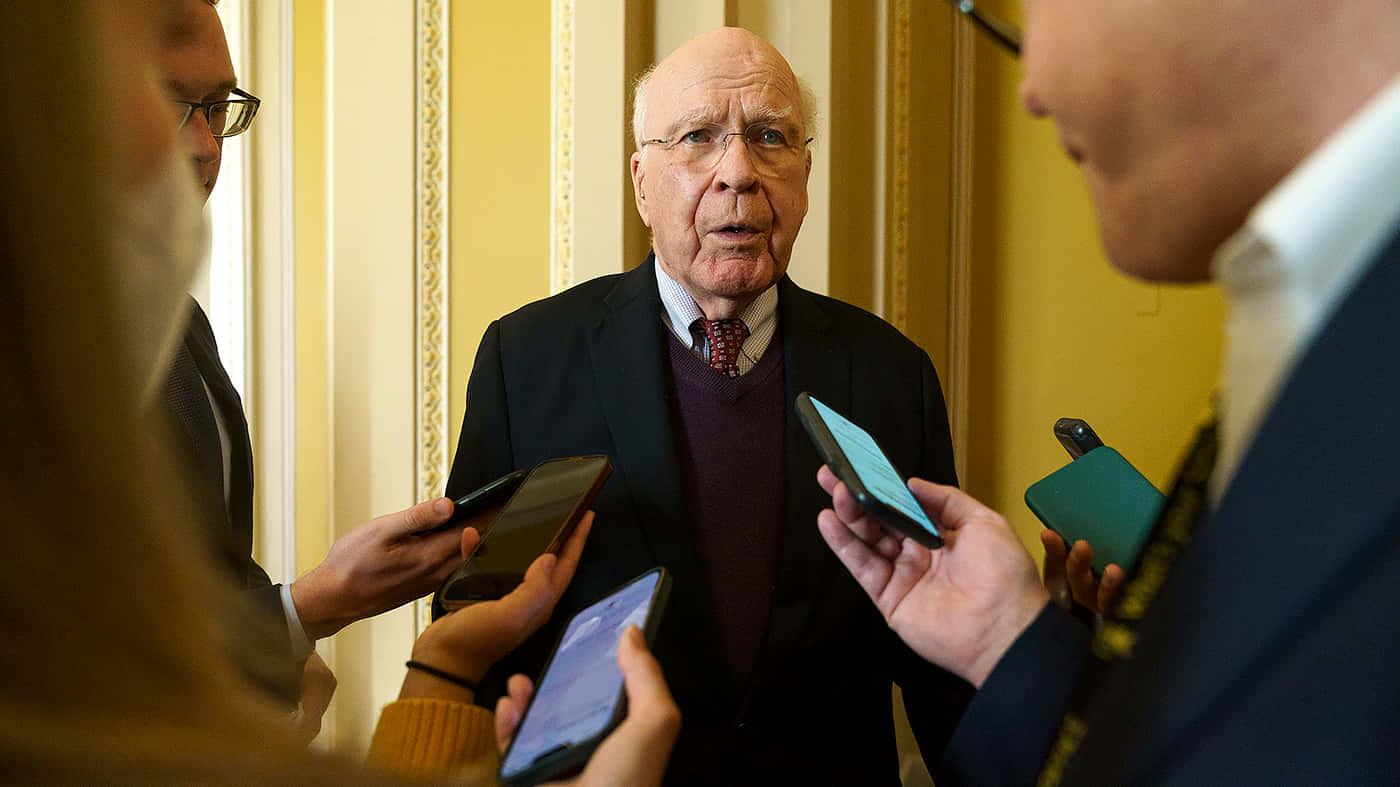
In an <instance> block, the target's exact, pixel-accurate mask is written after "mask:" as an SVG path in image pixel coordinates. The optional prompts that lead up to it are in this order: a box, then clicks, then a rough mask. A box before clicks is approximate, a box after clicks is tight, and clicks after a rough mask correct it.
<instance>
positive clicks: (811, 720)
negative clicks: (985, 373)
mask: <svg viewBox="0 0 1400 787" xmlns="http://www.w3.org/2000/svg"><path fill="white" fill-rule="evenodd" d="M652 265H653V263H652V262H651V261H650V260H649V261H648V262H647V264H645V265H642V266H641V267H639V268H637V269H635V270H633V271H631V272H629V273H624V274H620V275H615V276H608V277H604V278H601V279H596V280H593V281H590V282H587V283H584V284H581V285H579V286H577V287H574V288H573V289H571V290H569V291H568V292H565V293H562V294H560V295H557V296H555V297H553V298H549V299H547V300H544V301H540V302H537V303H534V304H531V305H529V306H526V307H524V308H522V309H520V310H519V311H516V312H514V313H513V314H510V315H507V316H506V317H503V318H501V319H500V320H498V321H496V322H495V323H492V325H491V326H490V327H489V328H488V329H487V331H486V335H485V337H484V338H483V339H482V342H481V348H480V350H479V351H478V353H477V358H476V365H475V366H474V367H473V369H472V375H471V380H470V382H469V384H468V386H467V407H466V417H465V420H464V421H463V424H462V433H461V439H460V441H459V443H458V447H457V454H456V459H455V461H454V462H453V467H452V473H451V477H450V479H449V481H448V487H447V493H448V494H449V495H451V496H459V495H462V494H465V493H466V492H469V491H471V490H472V489H474V488H476V487H478V486H480V485H481V484H484V483H486V482H487V481H490V480H491V479H493V478H496V477H497V476H499V475H501V474H503V473H505V472H508V471H510V470H513V469H515V468H528V467H531V466H533V465H534V464H535V463H537V462H539V461H541V460H544V459H549V458H552V457H557V456H567V455H576V454H591V453H604V454H607V455H608V456H610V457H611V458H612V461H613V464H614V467H615V469H614V472H613V475H612V477H611V479H610V480H609V482H608V484H607V486H606V487H605V488H604V489H603V491H602V493H601V494H600V496H599V497H598V499H597V501H596V502H595V504H594V510H595V511H596V512H597V519H596V520H595V524H594V528H593V533H592V536H591V537H590V539H589V544H588V547H587V550H586V551H585V553H584V556H583V561H582V565H581V566H580V568H579V571H578V574H577V575H576V577H575V578H574V581H573V583H572V585H571V586H570V588H569V591H568V593H567V595H566V596H565V597H564V600H563V602H562V603H561V605H560V607H559V608H558V609H557V610H556V611H555V614H554V619H553V622H552V624H551V626H549V627H547V628H546V629H545V630H544V631H542V632H541V633H539V634H537V635H536V636H535V637H534V638H533V639H532V640H531V641H530V642H529V643H527V644H526V646H524V647H523V648H522V649H521V650H520V651H518V652H517V656H518V658H515V659H514V660H511V661H509V662H508V663H506V664H504V665H501V666H500V667H499V668H498V669H497V670H495V671H494V672H493V675H492V679H495V680H496V681H497V683H496V685H495V691H496V692H498V691H499V690H500V685H499V679H501V678H503V677H504V676H505V675H508V674H510V673H511V672H525V673H527V674H531V675H533V674H535V673H537V671H538V669H539V668H540V666H541V665H542V663H543V658H544V656H545V655H546V654H547V652H548V650H549V648H550V646H551V645H552V644H553V643H554V640H555V638H556V637H557V631H558V629H557V626H558V625H559V624H560V623H561V621H563V620H567V619H568V617H569V616H570V615H571V614H572V613H573V612H574V611H576V610H577V609H579V608H581V607H583V606H585V605H586V604H588V603H590V602H592V601H595V600H597V599H598V598H600V597H601V596H602V595H603V594H604V593H606V592H607V591H609V590H611V589H612V588H614V587H616V586H618V585H620V584H622V583H623V582H624V581H626V580H628V579H630V578H632V577H634V576H636V575H638V574H640V573H642V571H644V570H646V569H647V568H650V567H652V566H654V565H658V564H660V565H664V566H666V567H667V568H668V569H670V570H671V572H672V573H673V574H674V579H675V581H674V584H673V587H672V593H671V600H670V604H669V608H668V610H667V612H666V617H665V619H664V621H663V623H662V628H661V631H660V632H659V635H658V641H657V645H656V654H657V657H658V658H659V659H660V661H661V664H662V667H663V669H664V670H665V672H666V676H667V679H668V681H669V682H670V685H671V688H672V690H673V692H674V694H675V696H676V698H677V700H678V702H679V704H680V707H681V711H682V713H683V715H684V725H683V729H682V732H681V741H680V743H679V744H678V746H677V750H676V753H675V755H674V756H673V758H672V763H671V765H672V767H671V770H670V771H669V774H668V779H669V780H670V781H671V782H677V781H692V782H695V783H707V784H719V783H728V782H731V781H740V782H746V781H752V782H762V781H766V782H768V783H778V782H775V781H774V780H775V779H776V780H782V779H792V778H806V779H809V780H811V781H813V782H814V783H861V784H877V783H891V784H892V783H896V781H897V766H896V757H895V747H894V735H893V727H892V722H891V712H890V682H891V680H892V679H897V680H898V681H899V682H900V684H901V687H902V688H903V689H904V691H905V696H906V703H907V705H908V706H909V713H910V716H911V720H912V721H913V722H914V726H915V729H916V732H918V733H919V739H920V743H921V747H922V749H923V751H924V753H925V754H926V755H927V756H928V757H929V758H930V760H932V759H935V758H936V756H937V752H938V751H939V750H941V749H942V747H943V744H944V742H945V741H946V737H947V735H948V733H949V731H950V730H951V728H952V724H953V723H954V721H955V719H956V717H957V714H958V713H960V712H961V708H962V706H963V704H964V703H965V701H966V698H967V696H968V695H969V693H970V687H968V686H967V685H966V684H965V683H963V682H961V681H958V680H957V679H955V678H952V676H950V675H948V674H947V673H942V674H939V675H931V674H929V672H928V671H927V670H926V665H921V663H919V662H918V661H917V658H916V657H915V656H914V655H913V654H912V653H911V652H910V651H909V650H908V649H907V648H905V647H904V646H903V644H902V643H900V642H898V641H897V640H896V639H895V638H894V637H893V636H892V635H891V633H890V631H889V629H888V627H887V626H885V624H884V622H883V620H882V619H881V618H880V616H879V614H878V613H877V612H876V610H875V608H874V607H873V605H871V603H870V601H869V599H868V598H867V597H866V596H865V594H864V593H863V592H862V591H861V590H860V588H859V587H858V586H857V585H856V584H855V582H854V580H852V579H851V577H850V575H849V574H848V573H847V572H846V571H845V569H844V568H843V567H842V566H841V564H840V563H839V562H838V561H837V560H836V558H835V557H834V556H833V555H832V553H831V551H830V550H829V549H828V548H827V546H826V545H825V543H824V542H823V541H822V540H821V536H820V534H819V533H818V532H817V527H816V515H817V512H818V511H819V510H820V509H822V508H823V507H824V506H827V505H829V500H830V498H828V497H826V496H825V495H824V493H823V492H822V491H821V488H820V487H818V486H817V483H816V480H815V474H816V470H817V468H818V467H819V466H820V460H819V459H818V457H817V454H816V451H815V449H814V448H813V447H812V444H811V442H810V441H809V440H808V437H807V435H806V434H805V433H804V432H803V430H802V427H801V425H800V424H799V423H798V421H797V420H796V418H795V415H794V413H793V411H792V410H791V408H789V410H788V415H787V424H786V429H785V435H786V436H785V441H784V451H785V456H786V466H785V467H783V468H774V472H775V473H782V474H783V478H784V485H785V488H786V490H787V491H786V509H785V520H786V524H785V525H784V530H783V532H782V534H781V536H780V546H779V558H778V566H777V575H776V586H775V588H774V591H773V601H772V607H771V610H770V619H769V626H768V631H767V634H766V638H765V641H764V643H763V646H762V650H761V653H760V655H759V658H758V665H757V667H756V675H755V676H754V678H753V679H752V680H751V681H749V682H748V683H747V685H739V684H738V682H737V681H735V679H734V678H733V676H732V675H730V674H729V672H728V669H727V667H726V666H725V664H726V662H725V659H724V655H723V652H722V650H721V646H720V644H719V635H718V622H717V611H716V610H713V609H710V608H708V605H707V603H706V599H707V598H708V593H707V591H706V588H705V575H704V573H703V570H702V567H701V565H700V562H699V559H698V558H697V556H696V549H695V546H694V544H695V538H694V535H693V527H694V525H693V522H692V520H691V517H690V515H689V513H688V511H687V504H686V493H685V491H684V490H685V484H684V483H683V479H682V476H681V469H680V461H679V459H678V454H677V447H676V440H675V438H674V435H675V434H676V433H677V430H678V429H679V426H678V422H677V418H678V416H677V414H676V413H675V412H673V408H672V405H671V403H670V402H668V400H667V399H668V390H670V387H669V384H668V383H669V380H668V378H669V376H670V374H671V370H670V363H669V360H668V358H669V356H668V349H667V341H668V339H667V329H666V328H665V326H664V325H663V324H662V320H661V315H662V305H661V300H660V296H659V295H658V292H657V288H656V281H655V273H654V271H653V269H652ZM778 286H779V299H778V314H779V317H778V319H779V326H780V333H781V336H782V339H781V341H782V348H781V349H782V352H783V354H784V355H783V358H784V363H785V371H784V376H785V379H784V384H785V390H786V398H787V401H788V402H791V401H792V400H793V398H794V397H795V396H796V395H797V394H798V393H799V392H801V391H810V392H811V393H812V394H813V395H815V396H817V397H818V398H820V399H822V400H823V401H824V402H827V403H828V404H830V405H831V406H832V407H833V408H835V409H836V410H838V411H840V412H842V413H844V414H847V415H849V417H851V418H852V419H853V420H855V421H856V422H857V423H859V424H861V425H863V426H864V427H866V428H867V429H868V430H869V431H870V432H871V433H872V434H873V435H875V437H876V439H877V440H879V441H880V443H881V444H882V445H883V446H884V447H885V449H886V450H887V451H888V453H889V454H890V456H891V458H892V459H893V461H894V464H895V466H896V467H898V468H900V470H902V471H903V472H905V473H908V474H911V475H919V476H923V477H926V478H931V479H935V480H939V481H943V482H945V483H954V482H955V481H956V479H955V476H954V470H953V456H952V450H951V446H950V442H949V436H948V423H947V414H946V411H945V408H944V404H943V396H942V392H941V389H940V388H939V384H938V377H937V375H936V374H935V372H934V369H933V365H932V364H931V363H930V362H929V359H928V355H927V354H926V353H924V352H923V351H922V350H920V349H919V348H918V347H916V346H915V345H914V344H913V343H912V342H910V341H909V340H908V339H906V338H904V337H903V336H902V335H900V334H899V333H898V332H897V331H895V330H894V329H893V328H891V327H890V326H889V325H887V324H886V323H884V322H883V321H881V320H879V319H878V318H876V317H874V316H872V315H870V314H868V313H866V312H864V311H861V310H860V309H857V308H855V307H853V306H850V305H847V304H844V303H841V302H839V301H835V300H832V299H830V298H826V297H823V296H820V295H815V294H813V293H810V292H807V291H805V290H802V289H800V288H799V287H797V286H796V285H795V284H793V283H792V282H791V281H789V280H788V279H786V278H784V279H783V280H782V281H781V282H780V283H779V285H778ZM722 612H723V611H722V610H721V611H718V614H722ZM490 683H491V679H488V685H489V684H490ZM494 693H495V692H492V691H490V690H489V689H488V691H486V692H485V696H484V699H485V700H486V701H487V702H490V701H491V699H492V697H491V695H492V694H494Z"/></svg>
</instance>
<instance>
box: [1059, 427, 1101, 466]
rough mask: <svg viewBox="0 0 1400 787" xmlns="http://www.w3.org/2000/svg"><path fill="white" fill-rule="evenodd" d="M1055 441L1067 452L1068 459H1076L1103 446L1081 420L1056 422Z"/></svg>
mask: <svg viewBox="0 0 1400 787" xmlns="http://www.w3.org/2000/svg"><path fill="white" fill-rule="evenodd" d="M1055 439H1056V440H1059V441H1060V445H1062V446H1064V447H1065V450H1066V451H1068V452H1069V458H1070V459H1078V458H1079V457H1081V456H1083V455H1085V454H1087V453H1089V452H1090V451H1092V450H1094V449H1095V448H1098V447H1099V446H1101V445H1103V441H1102V440H1100V439H1099V436H1098V435H1097V434H1095V433H1094V430H1093V429H1092V428H1091V427H1090V426H1089V423H1088V422H1087V421H1085V420H1084V419H1083V418H1061V419H1059V420H1058V421H1056V422H1055Z"/></svg>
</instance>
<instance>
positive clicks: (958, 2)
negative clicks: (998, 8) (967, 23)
mask: <svg viewBox="0 0 1400 787" xmlns="http://www.w3.org/2000/svg"><path fill="white" fill-rule="evenodd" d="M948 2H950V3H952V4H953V6H954V7H955V8H957V9H958V11H959V12H961V13H962V15H963V16H966V17H967V18H968V19H971V20H972V23H973V24H975V25H977V26H978V27H980V28H982V29H983V30H984V31H986V32H987V33H988V34H989V35H991V37H992V38H995V39H996V41H997V43H998V44H1001V45H1002V46H1003V47H1005V48H1006V50H1007V51H1008V52H1010V53H1011V54H1013V55H1015V56H1016V57H1020V56H1021V31H1020V30H1017V29H1016V26H1015V25H1013V24H1011V23H1010V22H1003V21H1002V20H1000V19H997V18H996V17H994V16H987V15H986V14H984V13H982V12H981V11H978V10H977V7H976V6H974V5H973V4H972V0H948Z"/></svg>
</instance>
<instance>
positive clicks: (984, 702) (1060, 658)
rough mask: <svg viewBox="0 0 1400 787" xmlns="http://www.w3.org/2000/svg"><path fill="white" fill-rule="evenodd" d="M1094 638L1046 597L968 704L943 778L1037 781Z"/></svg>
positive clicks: (939, 775)
mask: <svg viewBox="0 0 1400 787" xmlns="http://www.w3.org/2000/svg"><path fill="white" fill-rule="evenodd" d="M1089 645H1090V633H1089V630H1088V629H1087V628H1086V627H1085V626H1084V625H1083V624H1082V623H1080V622H1079V621H1077V620H1075V619H1074V618H1073V617H1071V616H1070V614H1069V613H1068V612H1065V611H1064V610H1062V609H1060V608H1059V607H1058V606H1056V605H1055V604H1053V603H1047V604H1046V605H1045V608H1044V609H1042V610H1041V611H1040V615H1039V616H1038V617H1037V618H1036V619H1035V620H1034V621H1033V622H1032V623H1031V625H1030V627H1029V628H1027V629H1026V630H1025V631H1024V632H1022V634H1021V636H1020V637H1019V638H1017V640H1016V641H1015V642H1014V643H1012V645H1011V649H1010V650H1008V651H1007V652H1006V655H1005V656H1003V657H1002V659H1001V661H1000V662H998V663H997V666H996V668H995V669H993V670H992V674H991V675H989V676H987V680H986V682H985V683H983V684H982V689H981V690H980V691H978V692H977V696H976V697H975V698H974V699H973V700H972V703H971V704H970V705H968V707H967V711H966V712H965V713H964V714H963V718H962V721H961V723H959V724H958V728H957V732H956V733H954V735H953V739H952V740H951V741H949V742H948V748H947V750H946V752H945V753H944V756H943V759H942V762H941V763H940V764H939V767H938V769H937V770H936V771H935V774H936V776H937V779H936V781H937V782H938V784H939V785H955V784H1034V783H1035V781H1036V777H1037V775H1038V774H1039V772H1040V767H1041V765H1042V764H1043V763H1044V762H1045V756H1046V753H1047V752H1049V750H1050V745H1051V743H1052V742H1053V741H1054V737H1055V734H1056V733H1057V732H1058V731H1059V726H1060V719H1061V718H1062V717H1063V716H1064V712H1065V708H1066V707H1067V706H1068V704H1069V699H1070V693H1071V692H1072V691H1073V690H1074V684H1075V678H1076V677H1077V676H1078V675H1079V674H1080V672H1081V671H1082V668H1083V665H1084V663H1085V660H1086V659H1087V658H1088V657H1089Z"/></svg>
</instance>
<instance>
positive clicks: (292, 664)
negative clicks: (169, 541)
mask: <svg viewBox="0 0 1400 787" xmlns="http://www.w3.org/2000/svg"><path fill="white" fill-rule="evenodd" d="M184 341H185V346H186V347H187V348H188V349H189V351H190V355H191V356H192V357H193V358H194V362H195V366H196V367H198V369H199V374H200V376H201V377H202V378H203V380H204V384H205V386H206V387H207V388H208V389H209V395H210V399H211V404H212V405H213V407H214V409H215V410H216V411H217V413H218V416H219V419H220V420H221V421H222V423H223V426H224V431H225V433H226V434H225V435H224V436H223V437H225V438H227V440H228V441H229V445H228V449H229V460H228V461H229V470H228V472H229V493H228V495H227V497H226V498H225V497H224V495H223V494H222V489H217V490H216V489H211V488H208V485H207V484H203V483H200V482H199V479H205V478H209V477H211V476H213V475H216V474H215V473H214V472H213V470H212V469H211V468H197V467H193V466H192V463H196V462H202V461H203V460H202V459H200V456H199V453H198V452H197V451H195V450H193V448H192V445H183V446H182V449H189V450H186V451H185V452H184V453H183V454H182V456H183V457H184V459H185V461H186V462H187V463H190V464H187V467H188V469H189V470H190V471H191V472H190V473H189V475H190V477H191V479H192V483H191V486H192V488H194V489H195V490H197V492H198V494H197V497H199V500H198V501H197V502H198V503H199V504H200V506H201V509H202V510H204V511H205V512H206V517H205V519H206V521H207V523H208V525H207V527H208V528H209V533H208V535H209V541H210V543H211V544H212V545H213V548H214V549H215V551H216V554H217V555H218V557H219V559H220V561H221V562H222V563H224V564H225V565H227V566H228V567H229V569H230V571H231V572H232V574H233V581H234V584H235V587H237V588H239V589H240V590H242V591H244V593H243V600H244V601H246V602H249V603H250V605H251V606H252V607H253V608H254V610H253V613H252V616H251V617H252V618H253V620H252V621H249V622H247V623H246V624H245V623H242V622H240V623H239V624H238V625H247V626H252V627H255V628H256V630H257V634H256V637H254V638H253V642H245V643H244V644H246V645H250V646H251V647H252V649H253V650H254V651H255V652H254V653H253V654H250V656H249V657H250V658H252V659H253V660H254V661H255V662H257V663H256V664H254V665H252V667H251V669H252V670H253V673H254V676H255V677H256V678H257V679H258V680H259V682H261V683H263V684H264V685H266V686H267V687H268V688H270V689H272V690H273V691H274V693H275V694H277V695H278V696H280V697H283V698H284V699H291V700H293V701H295V699H296V697H297V696H298V694H299V690H298V687H299V685H300V681H301V666H300V662H298V661H297V660H294V659H293V658H292V649H291V643H290V640H289V637H288V634H287V628H286V617H285V613H284V611H283V609H282V597H281V585H275V584H273V582H272V580H271V579H270V578H269V577H268V575H267V572H266V571H264V570H263V569H262V566H259V565H258V564H257V562H256V561H254V560H253V447H252V442H251V440H250V439H249V436H248V419H247V417H246V416H245V415H244V414H243V401H242V399H240V398H239V396H238V390H237V389H236V388H234V387H233V381H232V380H230V379H229V376H228V371H227V370H225V369H224V365H223V362H222V361H221V360H220V358H219V348H218V345H217V344H216V343H215V340H214V329H213V327H212V326H210V324H209V318H208V317H207V316H205V314H204V310H203V309H202V308H200V306H199V303H198V302H196V301H195V300H194V299H193V298H191V299H190V321H189V326H188V327H187V329H186V331H185V339H184ZM177 420H178V419H177ZM189 428H190V427H189V426H188V425H185V424H181V425H180V428H179V429H177V430H176V434H177V435H178V436H182V437H184V438H186V439H187V440H192V439H193V438H192V437H191V435H190V433H189V431H188V429H189Z"/></svg>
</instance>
